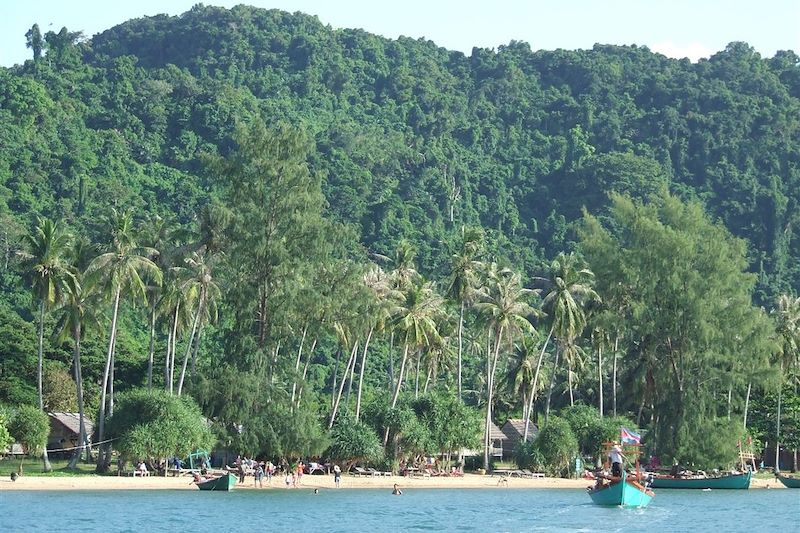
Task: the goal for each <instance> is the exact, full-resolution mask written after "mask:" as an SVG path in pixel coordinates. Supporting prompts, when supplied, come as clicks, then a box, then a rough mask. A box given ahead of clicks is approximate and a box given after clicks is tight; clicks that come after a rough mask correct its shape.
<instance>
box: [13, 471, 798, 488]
mask: <svg viewBox="0 0 800 533" xmlns="http://www.w3.org/2000/svg"><path fill="white" fill-rule="evenodd" d="M501 480H507V482H506V481H501ZM395 483H397V484H398V485H399V486H400V487H401V488H403V489H492V488H496V489H505V488H513V489H576V490H577V489H581V490H583V489H586V487H587V486H589V485H590V484H592V481H590V480H586V479H562V478H536V479H527V478H518V477H510V478H505V477H499V476H489V475H485V476H482V475H478V474H465V475H464V476H463V477H425V478H422V477H413V478H409V477H403V476H391V477H383V476H382V477H366V476H351V475H343V476H342V482H341V489H342V490H346V489H391V488H392V486H393V485H394V484H395ZM750 488H751V489H767V488H769V489H783V488H784V487H783V485H782V484H781V483H780V482H778V481H777V480H773V479H755V478H754V479H753V480H752V481H751V483H750ZM313 489H320V490H328V489H330V490H336V488H335V487H334V483H333V476H332V475H322V476H318V475H314V476H311V475H305V476H303V478H302V481H301V483H300V485H299V486H298V487H297V488H287V487H286V484H285V483H284V481H283V479H282V478H279V477H277V476H276V477H274V478H273V480H272V484H269V483H267V482H266V480H265V481H264V488H263V489H259V488H256V487H254V486H253V478H252V477H248V478H247V480H246V481H245V483H244V484H243V485H239V484H237V485H236V490H313ZM6 490H34V491H35V490H63V491H71V490H197V488H196V487H195V486H194V484H193V483H192V480H191V478H190V477H188V476H179V477H160V476H149V477H143V478H142V477H117V476H91V475H87V476H74V477H67V476H53V477H47V476H22V477H21V478H19V479H17V481H15V482H12V481H11V480H10V479H8V478H5V479H0V491H6Z"/></svg>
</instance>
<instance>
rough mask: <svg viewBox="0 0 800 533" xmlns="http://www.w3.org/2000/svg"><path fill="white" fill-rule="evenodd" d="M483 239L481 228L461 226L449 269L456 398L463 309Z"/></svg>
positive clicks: (473, 282) (469, 298) (471, 288)
mask: <svg viewBox="0 0 800 533" xmlns="http://www.w3.org/2000/svg"><path fill="white" fill-rule="evenodd" d="M482 241H483V230H482V229H480V228H464V227H462V228H461V248H460V250H459V251H458V253H456V254H453V257H452V267H451V271H450V283H449V286H448V289H447V294H448V296H449V297H450V298H452V299H453V301H455V302H457V303H458V305H459V307H460V310H459V315H458V377H457V383H458V399H459V400H460V399H461V368H462V364H461V362H462V355H463V353H464V310H465V308H466V306H467V304H469V303H471V302H472V300H473V296H474V294H475V287H476V284H477V281H478V275H477V273H478V270H479V269H480V267H481V264H480V262H479V261H476V260H475V257H476V256H477V255H478V253H479V251H480V248H481V245H482Z"/></svg>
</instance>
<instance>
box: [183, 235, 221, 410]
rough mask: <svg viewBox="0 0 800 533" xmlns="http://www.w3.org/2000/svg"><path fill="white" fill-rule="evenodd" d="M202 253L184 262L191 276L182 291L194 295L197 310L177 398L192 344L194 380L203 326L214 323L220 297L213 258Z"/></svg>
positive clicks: (194, 253) (195, 254) (194, 254)
mask: <svg viewBox="0 0 800 533" xmlns="http://www.w3.org/2000/svg"><path fill="white" fill-rule="evenodd" d="M207 257H208V254H206V253H205V252H204V251H201V252H193V253H192V255H191V257H189V258H187V259H186V260H185V262H186V264H187V266H188V269H189V272H191V276H190V277H189V279H188V280H187V281H186V282H185V283H184V284H183V287H182V289H183V290H184V291H185V292H186V293H188V294H196V295H197V298H196V305H197V308H196V310H195V313H194V320H193V321H192V330H191V333H190V334H189V342H188V343H187V344H186V356H185V357H184V358H183V367H182V368H181V377H180V379H179V380H178V396H180V395H181V391H182V390H183V380H184V377H185V375H186V365H187V363H188V361H189V351H190V350H191V349H192V344H194V352H193V353H192V379H194V373H195V366H196V362H197V352H198V350H199V349H200V339H201V336H202V334H203V326H204V325H205V324H208V323H209V322H214V321H216V317H217V300H218V299H219V298H220V297H221V296H222V293H221V291H220V290H219V286H218V285H217V284H216V282H215V281H214V278H213V276H212V273H213V272H212V263H213V261H212V260H213V258H211V257H208V260H207V259H206V258H207ZM195 333H197V340H196V342H195Z"/></svg>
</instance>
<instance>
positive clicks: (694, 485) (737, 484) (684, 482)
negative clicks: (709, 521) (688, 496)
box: [652, 470, 753, 490]
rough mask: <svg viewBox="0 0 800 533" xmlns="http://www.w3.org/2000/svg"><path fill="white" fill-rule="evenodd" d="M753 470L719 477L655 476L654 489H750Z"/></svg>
mask: <svg viewBox="0 0 800 533" xmlns="http://www.w3.org/2000/svg"><path fill="white" fill-rule="evenodd" d="M752 476H753V472H752V471H750V470H748V471H747V472H745V473H744V474H728V475H724V476H718V477H677V476H654V477H653V482H652V487H653V488H654V489H740V490H741V489H748V488H750V478H751V477H752Z"/></svg>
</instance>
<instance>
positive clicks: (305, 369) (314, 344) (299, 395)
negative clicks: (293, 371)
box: [296, 339, 317, 407]
mask: <svg viewBox="0 0 800 533" xmlns="http://www.w3.org/2000/svg"><path fill="white" fill-rule="evenodd" d="M316 347H317V339H314V342H312V343H311V348H310V349H309V350H308V357H306V364H305V365H303V380H302V381H301V382H300V387H299V389H298V391H297V404H296V406H297V407H300V400H301V399H302V397H303V383H305V381H306V375H308V365H309V364H310V363H311V355H312V354H313V353H314V348H316Z"/></svg>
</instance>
